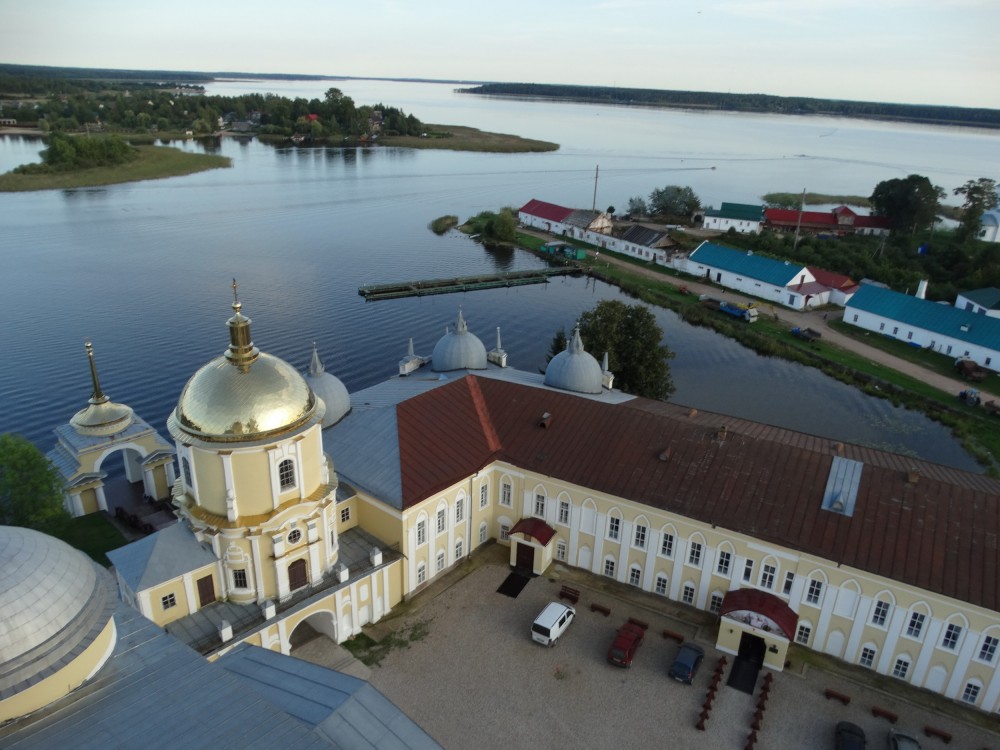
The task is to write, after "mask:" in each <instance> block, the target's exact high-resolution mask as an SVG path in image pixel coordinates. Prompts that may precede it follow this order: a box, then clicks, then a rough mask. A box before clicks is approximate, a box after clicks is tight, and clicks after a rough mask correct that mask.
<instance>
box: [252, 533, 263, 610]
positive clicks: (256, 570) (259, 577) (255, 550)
mask: <svg viewBox="0 0 1000 750" xmlns="http://www.w3.org/2000/svg"><path fill="white" fill-rule="evenodd" d="M250 554H251V555H252V556H253V561H252V562H253V576H254V579H255V581H254V586H255V587H256V589H257V602H258V603H260V602H263V601H264V600H265V599H266V598H267V595H266V592H265V591H264V571H263V569H262V568H261V564H260V537H259V536H252V537H250Z"/></svg>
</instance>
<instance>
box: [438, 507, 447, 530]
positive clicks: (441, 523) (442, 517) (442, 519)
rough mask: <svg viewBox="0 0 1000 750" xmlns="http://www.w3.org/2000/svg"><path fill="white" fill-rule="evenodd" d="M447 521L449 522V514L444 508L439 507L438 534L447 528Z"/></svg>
mask: <svg viewBox="0 0 1000 750" xmlns="http://www.w3.org/2000/svg"><path fill="white" fill-rule="evenodd" d="M447 523H448V519H447V514H446V513H445V510H444V508H438V512H437V533H438V534H440V533H441V532H443V531H444V530H445V527H446V526H447Z"/></svg>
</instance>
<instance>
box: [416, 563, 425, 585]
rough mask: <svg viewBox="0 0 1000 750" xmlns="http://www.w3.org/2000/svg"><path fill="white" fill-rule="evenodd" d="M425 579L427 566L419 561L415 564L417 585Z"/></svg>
mask: <svg viewBox="0 0 1000 750" xmlns="http://www.w3.org/2000/svg"><path fill="white" fill-rule="evenodd" d="M426 580H427V566H426V565H425V564H424V563H423V562H421V563H419V564H418V565H417V585H418V586H419V585H420V584H421V583H423V582H424V581H426Z"/></svg>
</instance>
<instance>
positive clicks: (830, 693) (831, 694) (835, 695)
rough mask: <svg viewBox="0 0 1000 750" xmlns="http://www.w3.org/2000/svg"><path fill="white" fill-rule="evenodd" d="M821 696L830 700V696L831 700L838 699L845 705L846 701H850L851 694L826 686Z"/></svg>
mask: <svg viewBox="0 0 1000 750" xmlns="http://www.w3.org/2000/svg"><path fill="white" fill-rule="evenodd" d="M823 697H825V698H826V699H827V700H830V699H831V698H832V699H833V700H838V701H840V702H841V703H843V704H844V705H845V706H846V705H847V704H848V703H850V702H851V696H849V695H846V694H844V693H841V692H839V691H837V690H834V689H832V688H827V689H826V690H824V691H823Z"/></svg>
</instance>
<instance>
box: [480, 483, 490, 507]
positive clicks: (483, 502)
mask: <svg viewBox="0 0 1000 750" xmlns="http://www.w3.org/2000/svg"><path fill="white" fill-rule="evenodd" d="M489 504H490V486H489V484H487V483H486V482H483V485H482V487H480V488H479V507H480V508H485V507H486V506H487V505H489Z"/></svg>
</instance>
